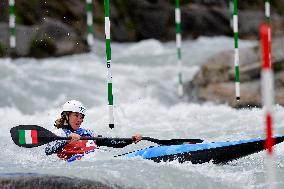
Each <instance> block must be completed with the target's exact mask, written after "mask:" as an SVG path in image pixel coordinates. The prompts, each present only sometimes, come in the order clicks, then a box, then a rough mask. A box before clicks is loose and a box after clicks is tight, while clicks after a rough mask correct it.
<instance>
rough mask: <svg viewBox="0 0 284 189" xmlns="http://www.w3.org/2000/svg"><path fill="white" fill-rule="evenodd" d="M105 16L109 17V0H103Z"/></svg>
mask: <svg viewBox="0 0 284 189" xmlns="http://www.w3.org/2000/svg"><path fill="white" fill-rule="evenodd" d="M104 8H105V17H109V0H104Z"/></svg>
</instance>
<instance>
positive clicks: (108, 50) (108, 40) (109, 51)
mask: <svg viewBox="0 0 284 189" xmlns="http://www.w3.org/2000/svg"><path fill="white" fill-rule="evenodd" d="M106 55H107V60H111V46H110V39H106Z"/></svg>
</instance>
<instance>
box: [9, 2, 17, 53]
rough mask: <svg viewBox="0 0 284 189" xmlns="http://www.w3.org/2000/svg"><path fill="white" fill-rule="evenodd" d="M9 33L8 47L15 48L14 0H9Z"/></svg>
mask: <svg viewBox="0 0 284 189" xmlns="http://www.w3.org/2000/svg"><path fill="white" fill-rule="evenodd" d="M9 30H10V32H9V34H10V48H12V49H14V48H16V15H15V0H9Z"/></svg>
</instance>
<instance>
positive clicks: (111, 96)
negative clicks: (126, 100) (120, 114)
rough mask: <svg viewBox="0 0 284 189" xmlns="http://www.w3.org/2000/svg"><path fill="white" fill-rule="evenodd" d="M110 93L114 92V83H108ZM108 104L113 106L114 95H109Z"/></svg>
mask: <svg viewBox="0 0 284 189" xmlns="http://www.w3.org/2000/svg"><path fill="white" fill-rule="evenodd" d="M108 91H112V83H108ZM108 104H109V105H113V95H112V93H108Z"/></svg>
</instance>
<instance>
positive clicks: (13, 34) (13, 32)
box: [9, 28, 16, 36]
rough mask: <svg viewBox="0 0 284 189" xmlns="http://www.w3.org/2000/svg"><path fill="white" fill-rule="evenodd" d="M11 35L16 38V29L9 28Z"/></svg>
mask: <svg viewBox="0 0 284 189" xmlns="http://www.w3.org/2000/svg"><path fill="white" fill-rule="evenodd" d="M9 31H10V35H12V36H15V35H16V28H9Z"/></svg>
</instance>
